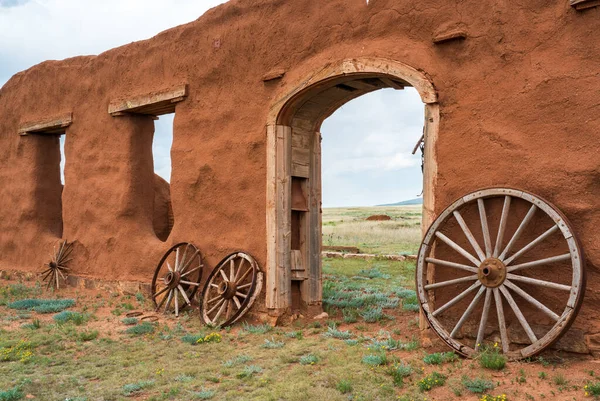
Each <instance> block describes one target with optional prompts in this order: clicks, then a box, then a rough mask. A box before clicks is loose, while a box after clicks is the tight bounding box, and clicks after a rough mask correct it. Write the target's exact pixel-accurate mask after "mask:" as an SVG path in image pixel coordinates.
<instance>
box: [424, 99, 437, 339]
mask: <svg viewBox="0 0 600 401" xmlns="http://www.w3.org/2000/svg"><path fill="white" fill-rule="evenodd" d="M439 126H440V106H439V104H438V103H430V104H426V105H425V129H424V135H425V160H424V169H423V217H422V219H421V230H422V233H423V236H425V233H426V232H427V229H428V228H429V226H430V225H431V223H433V220H435V209H434V208H435V179H436V177H437V158H436V154H435V151H436V142H437V136H438V132H439ZM426 279H427V282H428V283H433V282H434V279H435V270H434V269H433V268H431V269H427V277H426ZM419 327H420V329H421V330H426V329H427V328H428V327H429V326H428V325H427V321H426V320H425V317H424V316H423V313H420V314H419Z"/></svg>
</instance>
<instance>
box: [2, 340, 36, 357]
mask: <svg viewBox="0 0 600 401" xmlns="http://www.w3.org/2000/svg"><path fill="white" fill-rule="evenodd" d="M31 358H33V348H32V346H31V343H30V342H29V341H24V340H21V341H19V342H18V343H17V344H16V345H13V346H10V347H3V348H0V361H2V362H11V361H20V362H23V363H25V362H29V361H30V360H31Z"/></svg>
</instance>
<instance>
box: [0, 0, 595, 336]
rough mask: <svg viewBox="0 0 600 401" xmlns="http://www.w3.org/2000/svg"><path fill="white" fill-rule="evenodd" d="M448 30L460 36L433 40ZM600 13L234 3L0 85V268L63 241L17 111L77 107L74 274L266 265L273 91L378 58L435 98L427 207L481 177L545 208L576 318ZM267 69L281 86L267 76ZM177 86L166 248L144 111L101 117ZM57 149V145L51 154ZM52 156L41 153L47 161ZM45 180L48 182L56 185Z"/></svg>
mask: <svg viewBox="0 0 600 401" xmlns="http://www.w3.org/2000/svg"><path fill="white" fill-rule="evenodd" d="M454 27H460V28H461V29H463V30H464V31H465V32H467V34H468V38H467V39H466V40H464V41H455V42H448V43H445V44H439V45H434V44H433V43H432V37H433V36H434V35H435V34H437V33H440V32H444V31H446V30H449V29H451V28H454ZM599 30H600V8H594V9H590V10H587V11H575V10H574V9H572V8H571V7H569V5H568V1H567V0H559V1H556V2H547V1H545V0H530V1H526V2H525V1H523V2H514V1H513V2H508V1H497V0H493V1H492V0H484V1H481V0H477V1H476V0H470V1H446V0H423V1H419V2H415V1H409V0H371V1H370V2H369V4H368V5H367V4H366V2H365V0H329V1H326V2H324V1H318V0H293V1H290V0H285V1H284V0H262V1H261V0H240V1H235V0H234V1H231V2H229V3H227V4H225V5H223V6H220V7H217V8H215V9H213V10H211V11H209V12H208V13H206V14H205V15H204V16H203V17H202V18H200V19H199V20H198V21H196V22H193V23H190V24H188V25H184V26H180V27H177V28H174V29H171V30H169V31H166V32H163V33H161V34H159V35H158V36H156V37H155V38H152V39H150V40H147V41H143V42H137V43H133V44H130V45H127V46H123V47H120V48H117V49H113V50H110V51H108V52H106V53H103V54H101V55H99V56H93V57H77V58H73V59H69V60H64V61H58V62H57V61H49V62H45V63H42V64H40V65H37V66H35V67H33V68H31V69H29V70H27V71H25V72H22V73H19V74H17V75H15V76H14V77H13V78H12V79H11V80H10V81H9V82H8V83H7V84H6V85H5V86H4V87H3V88H2V89H1V90H0V116H1V118H0V148H1V149H2V150H3V151H2V152H1V154H0V166H1V167H2V168H1V169H0V182H1V183H2V185H0V255H1V256H0V268H4V269H19V270H24V271H37V270H39V268H40V266H41V264H42V263H44V262H45V261H46V259H47V258H48V252H49V250H50V249H51V248H52V245H53V244H54V243H55V242H56V240H57V238H59V235H58V234H57V233H58V232H59V230H58V229H57V222H56V221H55V220H56V218H55V216H57V209H60V204H58V203H57V199H58V198H57V196H58V195H60V194H58V193H57V190H56V188H57V186H56V185H54V184H48V183H49V182H50V181H48V180H55V179H56V171H50V170H48V169H47V168H46V167H45V163H48V158H52V157H55V156H44V152H45V151H46V150H47V149H48V151H49V152H50V151H52V152H53V150H52V149H54V148H53V147H54V146H55V145H54V144H46V143H45V142H44V140H41V139H39V138H35V137H34V136H25V137H20V136H19V135H18V134H17V131H18V127H19V124H20V123H22V122H27V121H32V120H39V119H42V118H45V117H49V116H54V115H59V114H61V113H64V112H69V111H72V112H73V119H74V122H73V124H72V125H71V126H70V127H69V128H68V131H67V139H66V156H67V166H66V186H65V188H64V192H63V237H64V238H67V239H69V240H76V241H77V248H76V252H74V254H75V255H76V259H75V260H74V261H73V262H72V267H73V273H75V274H77V275H81V276H91V277H98V278H110V279H120V280H128V279H134V280H135V279H137V280H143V281H149V280H150V277H151V274H152V271H153V269H154V267H155V264H156V263H157V261H158V259H159V257H160V256H161V254H162V253H163V252H164V251H165V250H166V249H168V247H169V246H170V245H171V244H173V243H177V242H180V241H191V242H194V243H195V244H196V245H197V246H198V247H199V248H200V249H201V250H202V251H203V252H204V254H205V255H206V257H207V259H208V260H207V262H208V263H207V264H208V266H210V267H212V266H214V264H215V263H216V262H218V260H220V259H221V258H222V257H223V256H224V255H226V254H227V253H229V252H230V251H233V250H238V249H242V250H246V251H248V252H250V253H252V254H253V255H255V257H256V258H257V259H258V261H259V263H260V265H261V266H264V265H265V257H266V231H265V230H266V229H265V191H266V186H265V180H266V170H265V165H266V148H265V138H266V137H265V122H266V116H267V112H268V110H269V107H270V106H271V104H272V101H274V100H275V99H277V98H278V97H281V96H282V95H283V94H285V93H288V92H290V91H291V90H292V89H293V88H294V87H295V86H296V85H298V84H299V83H301V81H302V80H303V79H306V77H309V76H311V75H312V73H313V72H314V71H315V70H319V69H321V68H323V67H324V66H325V65H327V63H329V62H333V61H339V60H342V59H346V58H360V57H382V58H388V59H394V60H398V61H401V62H403V63H406V64H408V65H411V66H413V67H415V68H417V69H420V70H423V71H425V72H426V73H427V74H428V76H429V77H430V78H431V80H432V82H433V83H434V85H435V86H436V89H437V90H438V92H439V102H440V107H441V125H440V134H439V140H438V147H437V161H438V171H439V177H438V181H437V185H436V187H435V191H436V205H435V208H436V210H438V211H440V210H442V209H443V208H444V207H445V206H447V205H448V204H449V203H450V202H451V201H452V200H454V199H455V198H457V197H458V196H460V195H462V194H465V193H467V192H469V191H471V190H474V189H477V188H480V187H486V186H512V187H522V188H524V189H527V190H529V191H531V192H533V193H537V194H539V195H541V196H543V197H545V198H547V199H548V200H550V201H551V202H553V203H554V204H556V205H557V206H558V207H559V208H561V209H562V211H563V212H564V213H565V214H566V216H567V217H568V218H569V219H570V220H571V222H572V223H573V224H574V226H575V227H576V232H577V234H578V235H579V237H580V238H581V240H582V243H583V248H584V250H585V251H586V253H587V257H588V271H589V272H590V274H589V278H588V287H589V288H588V292H587V296H586V300H585V301H584V307H583V309H582V311H581V313H580V317H579V318H578V320H577V322H576V325H578V326H580V327H582V328H583V329H584V330H585V331H588V332H594V331H600V327H598V328H593V327H592V325H593V322H592V320H593V319H592V318H593V317H595V311H596V310H597V309H598V307H599V306H600V296H599V294H598V289H597V288H596V287H597V286H595V285H594V283H595V282H597V279H598V274H597V267H596V266H600V249H599V246H598V243H599V240H600V233H599V231H598V229H597V228H598V227H599V226H600V209H599V208H598V199H600V169H599V164H600V152H599V147H600V144H599V142H598V140H597V133H598V132H600V117H599V116H600V105H599V97H600V96H599V95H600V92H599V83H598V82H599V78H600V73H599V70H598V68H597V66H598V65H600V43H599V42H598V41H595V40H592V38H594V37H595V36H596V34H597V32H598V31H599ZM275 68H283V69H285V70H286V71H287V72H286V75H285V77H284V78H283V79H282V80H279V81H275V82H269V83H264V82H263V81H262V79H261V78H262V77H263V76H264V75H265V74H266V73H267V72H269V71H271V70H273V69H275ZM181 83H187V84H188V85H189V96H188V98H187V99H186V100H185V101H183V102H181V103H179V104H178V106H177V114H176V118H175V126H174V141H173V149H172V160H173V171H172V181H171V191H172V192H171V195H172V202H173V212H174V215H175V226H174V228H173V231H172V234H171V236H170V238H169V239H168V241H167V242H166V243H162V242H161V241H159V240H158V239H157V238H156V236H155V234H154V232H153V229H152V202H153V201H152V199H153V172H152V166H151V163H152V154H151V142H152V134H151V132H152V120H151V119H150V118H148V117H140V116H137V117H136V116H125V117H116V118H115V117H111V116H110V115H109V114H108V112H107V109H108V104H109V102H110V101H112V100H115V99H119V98H128V97H132V96H133V95H139V94H145V93H148V92H151V91H155V90H159V89H163V88H168V87H172V86H175V85H177V84H181ZM52 154H55V153H52ZM50 165H52V163H50ZM52 177H54V178H52Z"/></svg>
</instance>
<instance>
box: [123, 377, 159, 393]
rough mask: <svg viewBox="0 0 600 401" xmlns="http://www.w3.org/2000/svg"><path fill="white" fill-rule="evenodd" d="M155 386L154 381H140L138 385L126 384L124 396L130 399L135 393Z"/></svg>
mask: <svg viewBox="0 0 600 401" xmlns="http://www.w3.org/2000/svg"><path fill="white" fill-rule="evenodd" d="M153 385H154V381H153V380H145V381H139V382H137V383H131V384H126V385H124V386H123V395H124V396H125V397H129V396H131V395H133V394H135V393H139V392H140V391H142V390H144V389H146V388H148V387H152V386H153Z"/></svg>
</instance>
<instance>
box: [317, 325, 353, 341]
mask: <svg viewBox="0 0 600 401" xmlns="http://www.w3.org/2000/svg"><path fill="white" fill-rule="evenodd" d="M323 337H331V338H337V339H338V340H348V339H350V338H352V337H354V334H352V333H350V332H349V331H348V330H346V331H342V330H338V329H337V327H335V325H334V326H333V327H332V326H328V327H327V332H326V333H323Z"/></svg>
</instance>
